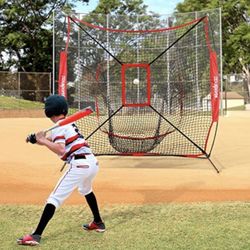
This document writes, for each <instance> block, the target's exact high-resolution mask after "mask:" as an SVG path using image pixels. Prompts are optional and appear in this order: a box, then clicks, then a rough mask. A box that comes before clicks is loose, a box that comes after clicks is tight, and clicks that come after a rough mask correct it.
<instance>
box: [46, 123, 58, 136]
mask: <svg viewBox="0 0 250 250" xmlns="http://www.w3.org/2000/svg"><path fill="white" fill-rule="evenodd" d="M58 127H59V125H58V124H56V125H54V126H52V127H50V128H48V129H46V130H44V133H45V134H46V133H48V132H49V131H51V130H53V129H55V128H58Z"/></svg>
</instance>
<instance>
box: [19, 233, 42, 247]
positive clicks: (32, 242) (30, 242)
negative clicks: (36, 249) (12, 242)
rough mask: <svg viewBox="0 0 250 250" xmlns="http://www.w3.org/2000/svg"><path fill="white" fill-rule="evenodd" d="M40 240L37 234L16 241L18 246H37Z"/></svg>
mask: <svg viewBox="0 0 250 250" xmlns="http://www.w3.org/2000/svg"><path fill="white" fill-rule="evenodd" d="M40 240H41V236H40V235H38V234H34V235H33V234H27V235H25V236H23V237H22V238H20V239H17V244H18V245H26V246H37V245H39V243H40Z"/></svg>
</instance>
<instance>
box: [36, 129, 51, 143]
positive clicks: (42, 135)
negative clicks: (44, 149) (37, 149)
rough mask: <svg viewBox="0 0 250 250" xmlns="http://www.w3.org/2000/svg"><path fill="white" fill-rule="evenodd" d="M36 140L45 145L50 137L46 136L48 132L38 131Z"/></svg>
mask: <svg viewBox="0 0 250 250" xmlns="http://www.w3.org/2000/svg"><path fill="white" fill-rule="evenodd" d="M36 141H37V144H40V145H44V144H45V142H47V141H48V139H47V138H46V132H44V131H39V132H38V133H36Z"/></svg>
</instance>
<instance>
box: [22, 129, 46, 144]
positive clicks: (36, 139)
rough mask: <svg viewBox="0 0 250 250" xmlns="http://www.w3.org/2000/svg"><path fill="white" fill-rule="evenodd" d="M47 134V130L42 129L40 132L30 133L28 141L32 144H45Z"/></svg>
mask: <svg viewBox="0 0 250 250" xmlns="http://www.w3.org/2000/svg"><path fill="white" fill-rule="evenodd" d="M45 136H46V132H44V131H40V132H38V133H36V134H35V133H32V134H30V135H28V136H27V138H26V142H30V143H32V144H35V143H37V144H39V145H44V143H45V142H46V141H47V138H46V137H45Z"/></svg>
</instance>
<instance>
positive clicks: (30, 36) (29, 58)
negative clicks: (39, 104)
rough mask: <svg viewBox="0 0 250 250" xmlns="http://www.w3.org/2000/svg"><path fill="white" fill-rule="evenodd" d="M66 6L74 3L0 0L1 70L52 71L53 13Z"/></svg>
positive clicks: (43, 0) (65, 1)
mask: <svg viewBox="0 0 250 250" xmlns="http://www.w3.org/2000/svg"><path fill="white" fill-rule="evenodd" d="M81 2H85V3H86V2H88V1H86V0H82V1H81ZM65 7H69V8H72V7H73V5H72V3H70V2H69V3H68V1H67V0H60V1H58V0H51V1H48V0H37V1H31V0H28V1H27V0H20V1H15V0H9V1H7V0H0V70H10V69H11V68H15V69H17V70H18V71H37V72H39V71H42V72H47V71H51V70H52V60H51V58H52V28H51V24H52V19H51V16H52V12H53V10H56V9H63V8H65Z"/></svg>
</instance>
